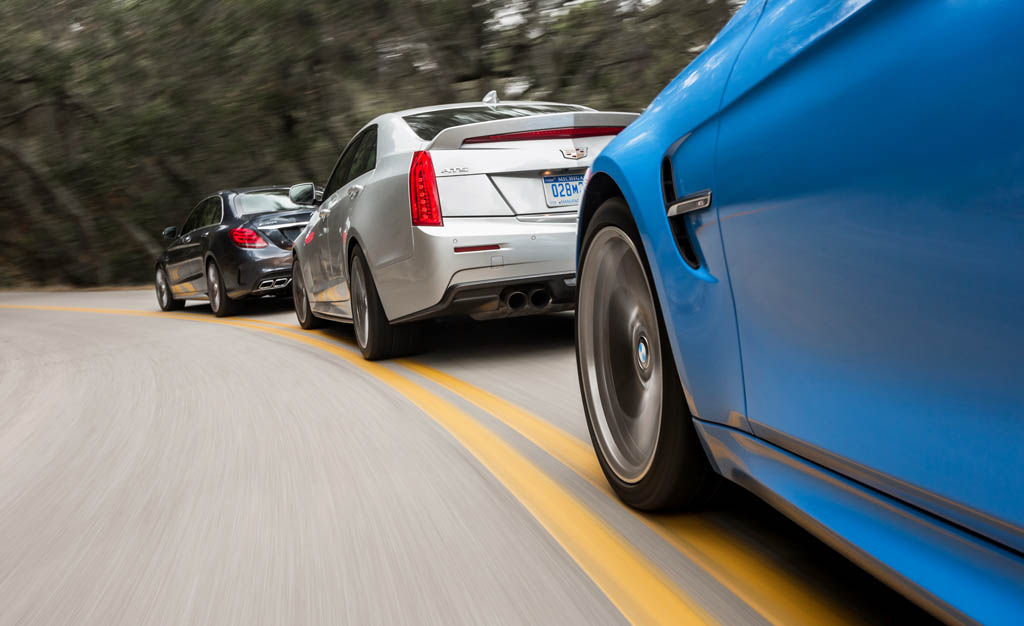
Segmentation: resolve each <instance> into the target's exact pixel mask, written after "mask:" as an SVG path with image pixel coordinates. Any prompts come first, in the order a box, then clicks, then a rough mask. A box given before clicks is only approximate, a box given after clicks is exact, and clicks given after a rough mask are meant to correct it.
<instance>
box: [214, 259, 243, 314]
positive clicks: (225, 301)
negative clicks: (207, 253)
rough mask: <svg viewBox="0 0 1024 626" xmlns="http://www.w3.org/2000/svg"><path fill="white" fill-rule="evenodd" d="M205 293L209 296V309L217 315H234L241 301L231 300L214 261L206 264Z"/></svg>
mask: <svg viewBox="0 0 1024 626" xmlns="http://www.w3.org/2000/svg"><path fill="white" fill-rule="evenodd" d="M206 295H207V296H209V298H210V309H212V310H213V314H214V315H216V316H217V317H228V316H230V315H234V314H235V313H237V312H238V310H239V309H240V308H241V303H239V302H238V301H237V300H232V299H231V298H230V297H229V296H228V294H227V291H226V290H225V289H224V281H223V280H222V279H221V273H220V268H219V267H217V262H216V261H210V262H209V264H207V266H206Z"/></svg>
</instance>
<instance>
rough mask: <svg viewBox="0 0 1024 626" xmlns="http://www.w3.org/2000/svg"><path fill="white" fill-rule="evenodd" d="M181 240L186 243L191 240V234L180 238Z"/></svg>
mask: <svg viewBox="0 0 1024 626" xmlns="http://www.w3.org/2000/svg"><path fill="white" fill-rule="evenodd" d="M182 241H184V242H185V243H188V242H190V241H192V235H189V236H188V237H185V238H184V239H182Z"/></svg>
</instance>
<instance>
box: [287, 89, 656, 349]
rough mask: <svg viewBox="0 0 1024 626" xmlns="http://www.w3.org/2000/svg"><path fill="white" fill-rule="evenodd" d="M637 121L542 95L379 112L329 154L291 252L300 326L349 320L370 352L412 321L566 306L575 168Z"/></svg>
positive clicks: (580, 175) (408, 330)
mask: <svg viewBox="0 0 1024 626" xmlns="http://www.w3.org/2000/svg"><path fill="white" fill-rule="evenodd" d="M635 118H636V114H633V113H607V112H599V111H595V110H593V109H589V108H587V107H583V106H577V105H572V104H558V103H549V102H501V103H499V102H497V100H496V98H494V96H493V92H492V93H491V94H488V97H487V98H485V99H484V101H483V102H479V103H470V104H452V105H445V106H434V107H428V108H422V109H412V110H408V111H401V112H398V113H389V114H386V115H381V116H380V117H377V118H376V119H374V120H372V121H371V122H370V123H369V124H367V125H366V126H364V127H363V128H362V129H361V130H360V131H359V132H358V133H356V135H355V137H353V138H352V140H351V141H349V142H348V145H347V146H346V147H345V149H344V151H343V152H342V153H341V156H340V157H339V158H338V161H337V163H336V164H335V166H334V170H333V172H332V173H331V176H330V178H329V179H328V181H327V184H326V186H325V187H324V190H323V194H322V196H321V195H320V194H319V193H318V191H317V190H316V188H315V186H314V185H313V183H304V184H301V185H295V186H294V187H292V188H291V190H290V194H289V195H290V197H291V199H292V200H293V201H294V202H296V203H298V204H309V205H314V206H316V207H317V209H316V210H315V211H314V212H313V215H312V218H311V219H310V221H309V224H308V225H307V226H306V227H305V229H304V231H303V232H302V233H301V234H300V236H299V237H297V238H296V242H295V247H294V251H293V268H292V269H293V274H292V276H293V291H294V301H295V312H296V315H297V317H298V319H299V323H300V324H301V325H302V327H303V328H313V327H315V326H318V325H320V324H322V323H323V320H339V321H343V322H351V323H353V324H354V326H355V336H356V341H357V343H358V344H359V348H360V349H361V350H362V353H363V356H365V357H366V358H367V359H382V358H388V357H391V356H397V355H399V354H402V353H407V352H409V351H412V350H413V349H415V347H416V345H417V344H418V341H419V337H420V325H419V324H418V322H420V321H422V320H424V319H428V318H432V317H440V316H446V315H469V316H471V317H473V318H475V319H490V318H498V317H510V316H516V315H531V314H538V313H549V312H556V311H564V310H569V309H571V308H572V307H573V306H574V301H575V289H576V281H575V241H576V212H577V205H578V204H579V200H580V196H581V194H582V191H583V183H584V180H583V179H584V173H585V171H586V170H587V167H588V166H589V165H590V163H591V162H592V161H593V159H594V157H595V156H597V154H598V153H599V152H600V151H601V149H602V148H604V146H605V145H606V144H607V143H608V142H609V141H611V139H612V138H613V137H614V136H615V135H616V134H617V133H618V132H619V131H621V130H622V129H623V128H624V127H625V126H626V125H628V124H629V123H630V122H632V121H633V120H634V119H635Z"/></svg>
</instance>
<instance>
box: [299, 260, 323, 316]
mask: <svg viewBox="0 0 1024 626" xmlns="http://www.w3.org/2000/svg"><path fill="white" fill-rule="evenodd" d="M292 304H293V305H294V307H295V318H296V319H297V320H299V326H301V327H302V328H304V329H306V330H313V329H314V328H321V327H323V325H324V324H325V323H326V322H325V321H324V320H323V319H322V318H319V317H317V316H316V315H315V314H314V313H313V309H311V308H310V306H309V293H308V292H307V291H306V283H305V281H304V280H303V278H302V268H300V267H299V259H298V258H295V259H293V260H292Z"/></svg>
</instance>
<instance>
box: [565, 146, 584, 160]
mask: <svg viewBox="0 0 1024 626" xmlns="http://www.w3.org/2000/svg"><path fill="white" fill-rule="evenodd" d="M562 156H564V157H565V158H567V159H572V160H574V161H578V160H580V159H582V158H583V157H585V156H587V149H586V148H569V149H564V148H563V149H562Z"/></svg>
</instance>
